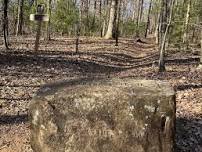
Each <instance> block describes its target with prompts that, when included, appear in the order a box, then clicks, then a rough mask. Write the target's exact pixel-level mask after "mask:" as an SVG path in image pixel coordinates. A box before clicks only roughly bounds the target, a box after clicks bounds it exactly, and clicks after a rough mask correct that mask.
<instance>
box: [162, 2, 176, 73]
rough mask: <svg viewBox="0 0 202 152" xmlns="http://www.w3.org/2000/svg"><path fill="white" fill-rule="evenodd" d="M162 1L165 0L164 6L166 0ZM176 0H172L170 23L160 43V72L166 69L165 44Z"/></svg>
mask: <svg viewBox="0 0 202 152" xmlns="http://www.w3.org/2000/svg"><path fill="white" fill-rule="evenodd" d="M162 1H163V4H162V7H164V6H165V3H166V1H165V0H162ZM174 1H175V0H171V6H170V16H169V20H168V24H167V25H166V29H165V32H164V33H163V34H162V35H163V36H162V41H161V44H160V58H159V72H164V71H165V70H166V69H165V59H164V58H165V44H166V39H167V36H168V31H169V28H170V25H171V21H172V16H173V6H174ZM165 10H166V9H164V11H165ZM162 13H164V12H162ZM164 20H165V19H163V21H164ZM163 24H165V23H163Z"/></svg>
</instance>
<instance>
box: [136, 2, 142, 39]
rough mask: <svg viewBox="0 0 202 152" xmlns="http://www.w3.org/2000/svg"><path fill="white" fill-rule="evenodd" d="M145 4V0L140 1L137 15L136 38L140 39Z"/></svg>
mask: <svg viewBox="0 0 202 152" xmlns="http://www.w3.org/2000/svg"><path fill="white" fill-rule="evenodd" d="M143 4H144V0H139V1H138V15H137V21H136V28H137V29H136V37H140V23H141V20H142V14H143Z"/></svg>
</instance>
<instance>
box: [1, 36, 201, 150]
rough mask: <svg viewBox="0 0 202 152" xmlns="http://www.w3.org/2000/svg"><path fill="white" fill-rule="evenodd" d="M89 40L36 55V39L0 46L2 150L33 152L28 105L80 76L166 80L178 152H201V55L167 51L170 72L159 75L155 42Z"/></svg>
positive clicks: (60, 41) (56, 44)
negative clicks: (173, 95)
mask: <svg viewBox="0 0 202 152" xmlns="http://www.w3.org/2000/svg"><path fill="white" fill-rule="evenodd" d="M143 41H144V42H145V43H137V42H135V41H134V40H132V39H125V38H122V39H120V43H119V46H118V47H115V42H114V41H113V40H103V39H99V38H85V37H83V38H82V39H81V41H80V43H81V44H80V46H79V48H80V50H79V53H77V54H76V53H75V51H74V50H75V44H74V43H75V39H73V38H55V39H54V40H51V41H49V42H42V44H41V47H40V50H39V51H38V52H33V51H31V50H32V49H33V47H34V39H33V38H22V39H20V38H19V39H15V38H12V39H11V44H12V48H13V49H11V50H9V51H4V49H3V47H2V46H0V134H1V136H0V152H29V151H31V149H30V145H29V122H28V116H27V111H28V107H29V103H30V101H31V99H32V97H33V96H34V94H35V93H36V91H37V90H38V89H39V87H40V86H42V85H44V84H46V83H51V82H55V81H58V80H71V79H76V78H82V77H97V78H109V77H120V78H124V77H133V78H137V79H154V80H167V81H169V82H170V83H171V84H172V86H173V87H175V89H176V90H177V136H176V140H177V148H176V151H180V152H181V151H187V152H188V151H193V152H195V151H196V152H200V151H202V145H201V143H202V130H201V125H202V109H201V107H202V93H201V92H202V73H199V72H197V71H195V69H196V67H197V65H198V63H199V57H198V56H195V55H193V54H191V53H184V52H178V51H176V50H175V49H172V50H169V51H168V54H167V56H166V60H167V65H166V66H167V67H166V69H167V72H165V73H158V72H157V66H156V64H155V63H156V62H157V60H158V50H157V48H156V45H155V44H153V43H152V41H148V40H143Z"/></svg>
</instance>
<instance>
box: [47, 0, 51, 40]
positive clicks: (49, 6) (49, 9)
mask: <svg viewBox="0 0 202 152" xmlns="http://www.w3.org/2000/svg"><path fill="white" fill-rule="evenodd" d="M51 3H52V0H47V14H48V15H49V21H48V23H47V24H46V40H47V41H49V40H51V36H50V26H51V15H52V11H51Z"/></svg>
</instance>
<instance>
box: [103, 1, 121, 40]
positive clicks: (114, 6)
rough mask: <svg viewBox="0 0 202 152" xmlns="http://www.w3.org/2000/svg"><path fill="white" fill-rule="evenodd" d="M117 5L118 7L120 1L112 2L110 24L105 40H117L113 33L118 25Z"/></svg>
mask: <svg viewBox="0 0 202 152" xmlns="http://www.w3.org/2000/svg"><path fill="white" fill-rule="evenodd" d="M117 5H118V0H112V2H111V8H110V15H109V23H108V28H107V33H106V35H105V39H110V38H115V35H114V33H113V32H115V26H114V25H115V24H116V18H117Z"/></svg>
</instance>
